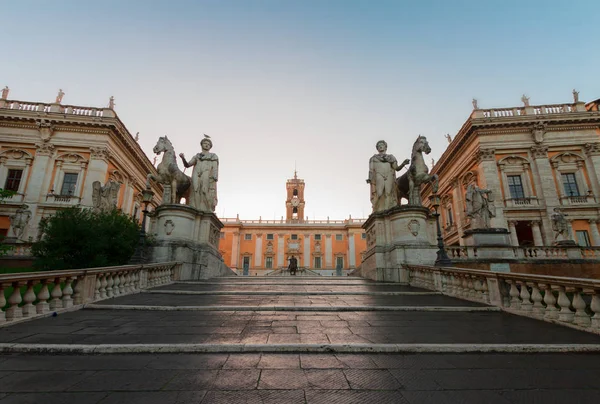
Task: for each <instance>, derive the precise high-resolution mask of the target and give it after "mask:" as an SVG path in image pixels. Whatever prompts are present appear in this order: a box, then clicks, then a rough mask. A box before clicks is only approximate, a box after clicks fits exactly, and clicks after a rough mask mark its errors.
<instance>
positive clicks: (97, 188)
mask: <svg viewBox="0 0 600 404" xmlns="http://www.w3.org/2000/svg"><path fill="white" fill-rule="evenodd" d="M120 189H121V184H119V183H118V182H116V181H108V182H107V183H106V184H105V185H104V186H102V183H101V182H100V181H94V182H93V183H92V202H93V206H94V210H95V211H97V212H98V211H102V212H107V211H110V210H111V209H114V208H116V207H117V202H118V199H119V190H120Z"/></svg>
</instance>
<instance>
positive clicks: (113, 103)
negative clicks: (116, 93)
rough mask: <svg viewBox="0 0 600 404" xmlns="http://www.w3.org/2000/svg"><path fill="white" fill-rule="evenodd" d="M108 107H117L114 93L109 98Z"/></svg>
mask: <svg viewBox="0 0 600 404" xmlns="http://www.w3.org/2000/svg"><path fill="white" fill-rule="evenodd" d="M108 108H110V109H115V97H113V96H112V95H111V96H110V98H109V99H108Z"/></svg>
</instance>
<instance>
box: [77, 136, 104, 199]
mask: <svg viewBox="0 0 600 404" xmlns="http://www.w3.org/2000/svg"><path fill="white" fill-rule="evenodd" d="M90 152H91V153H90V164H89V165H88V169H87V175H86V177H85V189H84V191H83V200H82V204H83V205H85V206H92V194H93V188H92V184H93V183H94V182H95V181H100V183H102V185H104V183H105V182H106V173H107V172H108V159H109V157H110V152H109V150H108V148H106V147H93V146H92V147H90ZM82 180H83V178H82Z"/></svg>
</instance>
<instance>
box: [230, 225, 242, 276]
mask: <svg viewBox="0 0 600 404" xmlns="http://www.w3.org/2000/svg"><path fill="white" fill-rule="evenodd" d="M239 255H240V232H239V231H234V232H233V241H232V243H231V268H232V269H234V270H236V269H237V268H238V260H239Z"/></svg>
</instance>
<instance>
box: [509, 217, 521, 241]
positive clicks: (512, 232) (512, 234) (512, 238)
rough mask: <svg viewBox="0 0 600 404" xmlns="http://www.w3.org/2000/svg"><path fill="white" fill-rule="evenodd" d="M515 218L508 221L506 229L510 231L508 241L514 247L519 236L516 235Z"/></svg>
mask: <svg viewBox="0 0 600 404" xmlns="http://www.w3.org/2000/svg"><path fill="white" fill-rule="evenodd" d="M516 224H517V222H516V220H509V221H508V231H510V242H511V244H512V245H513V246H514V247H518V246H519V238H518V237H517V229H516V227H515V225H516Z"/></svg>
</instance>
